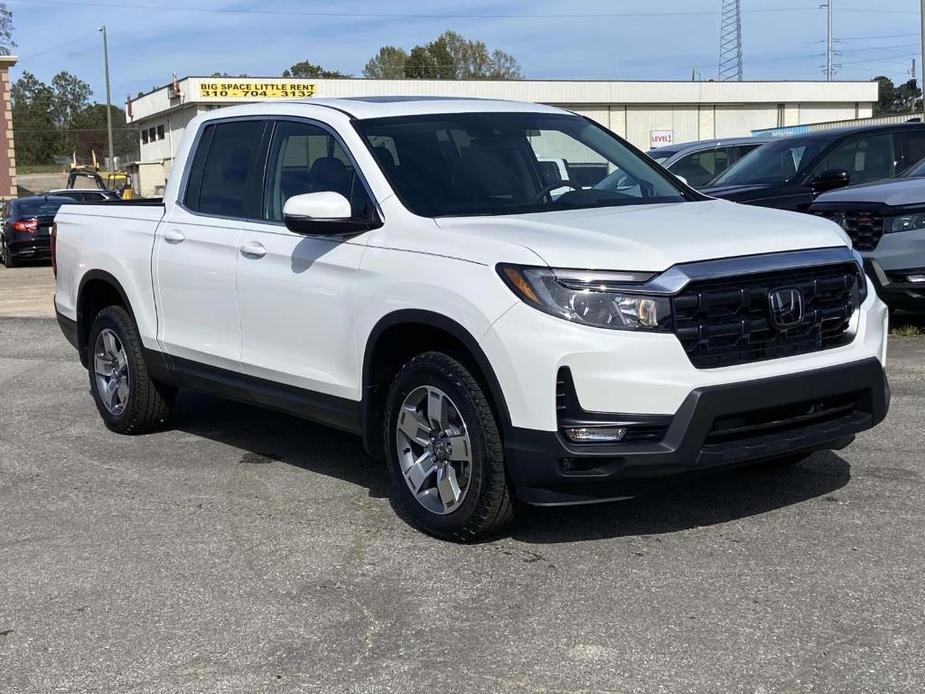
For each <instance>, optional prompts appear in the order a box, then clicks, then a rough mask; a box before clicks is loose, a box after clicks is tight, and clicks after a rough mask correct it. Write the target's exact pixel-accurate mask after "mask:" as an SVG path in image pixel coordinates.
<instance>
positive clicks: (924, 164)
mask: <svg viewBox="0 0 925 694" xmlns="http://www.w3.org/2000/svg"><path fill="white" fill-rule="evenodd" d="M902 175H903V176H905V177H906V178H922V177H925V159H919V160H918V161H917V162H916V163H915V164H913V165H912V166H910V167H909V168H908V169H907V170H906V171H905V172H904V173H903V174H902Z"/></svg>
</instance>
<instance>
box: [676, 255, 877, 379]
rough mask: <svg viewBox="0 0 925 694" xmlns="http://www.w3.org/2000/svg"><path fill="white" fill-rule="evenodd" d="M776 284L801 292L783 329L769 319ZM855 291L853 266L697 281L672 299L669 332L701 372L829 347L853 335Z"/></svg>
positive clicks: (857, 284)
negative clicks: (798, 314)
mask: <svg viewBox="0 0 925 694" xmlns="http://www.w3.org/2000/svg"><path fill="white" fill-rule="evenodd" d="M779 289H788V290H789V289H796V290H799V292H800V294H801V295H802V303H803V317H802V319H801V320H800V321H799V322H798V323H797V324H795V325H793V326H791V327H787V328H779V327H777V326H776V325H775V323H774V321H773V320H772V316H771V302H770V299H769V297H770V295H771V293H772V292H774V291H776V290H779ZM859 289H860V274H859V270H858V267H857V265H855V264H854V263H845V264H839V265H832V266H827V267H810V268H805V269H800V270H786V271H778V272H768V273H762V274H756V275H749V276H740V277H731V278H723V279H710V280H698V281H694V282H691V283H690V284H688V285H687V286H686V287H685V288H684V289H683V290H682V291H681V293H680V294H678V295H676V296H675V297H674V298H673V299H672V309H673V314H674V315H673V320H674V332H675V334H676V335H677V337H678V339H679V340H680V341H681V344H682V345H683V347H684V351H685V352H687V355H688V357H689V358H690V360H691V363H693V364H694V366H696V367H697V368H701V369H709V368H717V367H722V366H732V365H734V364H744V363H748V362H755V361H763V360H766V359H777V358H780V357H788V356H793V355H797V354H806V353H809V352H817V351H820V350H824V349H831V348H833V347H839V346H842V345H845V344H848V343H850V342H851V340H852V339H853V336H852V335H851V333H849V332H848V328H849V325H850V322H851V317H852V315H853V314H854V311H855V310H856V309H857V307H858V306H859V305H860V294H859Z"/></svg>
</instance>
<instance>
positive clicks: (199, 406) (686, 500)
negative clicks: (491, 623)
mask: <svg viewBox="0 0 925 694" xmlns="http://www.w3.org/2000/svg"><path fill="white" fill-rule="evenodd" d="M169 426H170V428H172V429H174V430H177V431H182V432H185V433H188V434H193V435H195V436H201V437H203V438H206V439H210V440H213V441H216V442H219V443H222V444H224V445H228V446H233V447H235V448H238V449H240V450H241V456H240V459H239V461H238V462H237V463H236V464H239V465H252V464H261V463H271V462H282V463H285V464H287V465H292V466H295V467H298V468H301V469H303V470H306V471H309V472H312V473H316V474H320V475H326V476H329V477H334V478H336V479H340V480H343V481H345V482H348V483H350V484H353V485H356V486H358V487H362V488H365V489H366V490H367V491H368V495H369V496H370V497H371V498H377V499H386V498H387V499H390V489H391V484H390V481H389V476H388V473H387V471H386V470H385V468H384V466H383V465H382V463H381V462H380V461H376V460H373V459H372V458H370V457H369V456H368V455H366V453H365V452H364V451H363V447H362V444H361V443H360V439H359V438H358V437H356V436H352V435H350V434H346V433H343V432H339V431H336V430H333V429H330V428H327V427H324V426H321V425H317V424H313V423H311V422H307V421H305V420H302V419H299V418H297V417H293V416H291V415H287V414H282V413H278V412H273V411H270V410H265V409H262V408H259V407H255V406H251V405H247V404H242V403H237V402H232V401H228V400H221V399H218V398H212V397H210V396H207V395H200V394H197V393H190V392H184V393H182V394H181V395H180V397H179V398H178V400H177V406H176V408H175V411H174V415H173V417H172V420H171V423H170V425H169ZM850 479H851V466H850V465H849V464H848V463H847V462H846V461H845V460H844V459H843V458H841V457H840V456H839V455H837V454H835V453H817V454H815V455H813V456H812V457H811V458H809V459H807V460H805V461H802V462H800V463H798V464H796V465H793V466H791V467H786V468H769V467H761V466H758V467H755V466H752V467H745V468H737V469H733V470H727V471H721V472H716V473H712V474H709V475H703V476H698V477H694V478H685V479H683V480H673V481H664V482H660V483H658V484H656V485H653V486H652V488H651V489H649V490H647V491H646V493H645V495H642V496H638V497H636V498H634V499H629V500H626V501H617V502H612V503H603V504H593V505H588V506H572V507H559V508H535V507H524V508H522V509H521V512H520V514H519V518H518V520H517V522H516V523H515V525H514V526H513V527H512V528H511V529H510V530H509V531H508V535H509V536H510V537H513V538H514V539H517V540H521V541H524V542H531V543H537V544H549V543H561V542H576V541H581V540H593V539H605V538H615V537H629V536H638V535H657V534H661V533H670V532H676V531H681V530H689V529H692V528H697V527H701V526H710V525H717V524H722V523H727V522H730V521H735V520H738V519H742V518H748V517H750V516H756V515H760V514H763V513H767V512H769V511H774V510H776V509H781V508H785V507H787V506H792V505H794V504H798V503H801V502H804V501H808V500H810V499H816V498H820V497H822V498H824V499H826V500H828V501H831V502H837V501H838V499H837V498H836V497H834V496H833V493H834V492H836V491H837V490H839V489H841V488H842V487H844V486H845V485H846V484H847V483H848V482H849V480H850ZM306 484H310V480H306ZM390 503H392V506H393V508H394V509H395V511H396V513H398V515H399V516H401V517H402V518H404V519H405V520H406V521H407V517H406V516H405V514H404V513H403V512H402V511H401V509H399V508H397V507H396V506H395V504H394V503H393V502H392V501H391V499H390Z"/></svg>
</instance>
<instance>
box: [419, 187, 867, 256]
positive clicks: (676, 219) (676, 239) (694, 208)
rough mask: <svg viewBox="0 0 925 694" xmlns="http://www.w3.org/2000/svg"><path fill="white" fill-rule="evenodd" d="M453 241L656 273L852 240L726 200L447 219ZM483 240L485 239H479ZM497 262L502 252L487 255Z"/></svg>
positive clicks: (801, 217) (828, 227) (829, 227)
mask: <svg viewBox="0 0 925 694" xmlns="http://www.w3.org/2000/svg"><path fill="white" fill-rule="evenodd" d="M437 224H438V225H439V226H440V227H441V229H443V230H444V231H445V233H447V234H448V235H449V236H450V238H446V239H445V240H446V241H447V242H448V245H450V246H452V247H453V248H456V249H458V251H459V255H460V256H462V255H463V249H468V253H466V255H468V256H470V257H471V256H472V254H473V253H476V252H477V249H478V248H479V247H490V246H493V245H494V244H496V243H498V242H499V241H503V242H507V243H512V244H517V245H519V246H522V247H524V248H527V249H529V250H531V251H533V253H535V254H536V255H538V256H539V257H540V258H541V259H542V260H543V261H545V262H546V263H547V264H548V265H550V266H552V267H568V268H588V269H612V270H636V271H652V272H657V271H661V270H666V269H668V268H669V267H671V266H672V265H675V264H677V263H686V262H692V261H696V260H709V259H715V258H728V257H731V256H739V255H757V254H760V253H778V252H783V251H796V250H801V249H806V248H825V247H833V246H847V245H849V241H848V237H847V236H846V235H845V233H844V232H843V231H842V230H841V229H840V228H839V227H838V226H837V225H835V224H834V223H832V222H829V221H827V220H824V219H821V218H817V217H814V216H811V215H805V214H798V213H795V212H783V211H781V210H773V209H767V208H762V207H749V206H746V205H736V204H734V203H731V202H727V201H725V200H706V201H702V202H685V203H671V204H660V205H633V206H629V207H608V208H595V209H585V210H564V211H560V212H544V213H531V214H522V215H503V216H493V217H465V218H460V217H443V218H440V219H437ZM480 240H484V241H485V244H484V246H483V244H481V243H474V242H475V241H480ZM480 260H481V261H483V262H490V263H494V262H498V261H499V260H503V258H497V257H496V258H493V259H491V258H481V259H480Z"/></svg>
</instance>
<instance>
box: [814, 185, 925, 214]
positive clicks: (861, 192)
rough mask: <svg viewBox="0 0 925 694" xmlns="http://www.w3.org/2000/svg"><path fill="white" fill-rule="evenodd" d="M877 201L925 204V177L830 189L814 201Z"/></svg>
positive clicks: (883, 202) (892, 204)
mask: <svg viewBox="0 0 925 694" xmlns="http://www.w3.org/2000/svg"><path fill="white" fill-rule="evenodd" d="M858 202H860V203H877V204H878V205H887V206H889V207H903V206H906V205H925V178H888V179H886V180H883V181H874V182H873V183H865V184H863V185H859V186H849V187H848V188H839V189H838V190H830V191H829V192H828V193H823V194H822V195H819V196H817V197H816V199H815V201H814V203H826V204H827V205H828V204H829V203H849V204H850V203H858Z"/></svg>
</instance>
